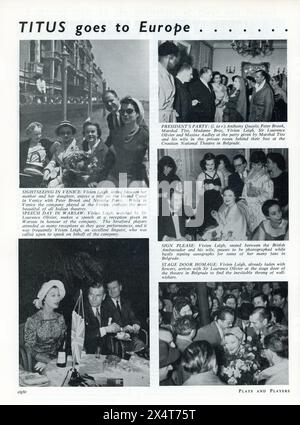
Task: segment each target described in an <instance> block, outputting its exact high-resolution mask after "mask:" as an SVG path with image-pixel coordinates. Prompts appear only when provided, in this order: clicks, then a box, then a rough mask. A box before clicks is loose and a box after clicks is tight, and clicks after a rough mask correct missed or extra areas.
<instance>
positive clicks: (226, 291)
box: [159, 282, 289, 385]
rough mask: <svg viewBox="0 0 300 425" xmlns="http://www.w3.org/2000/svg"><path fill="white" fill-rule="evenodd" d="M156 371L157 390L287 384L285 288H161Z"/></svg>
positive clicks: (269, 284)
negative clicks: (192, 386)
mask: <svg viewBox="0 0 300 425" xmlns="http://www.w3.org/2000/svg"><path fill="white" fill-rule="evenodd" d="M197 285H198V286H199V285H202V286H203V285H204V287H203V288H202V289H205V291H201V292H198V290H197ZM204 310H205V311H204ZM203 323H208V324H205V325H204V324H203ZM159 367H160V385H226V384H228V385H256V384H259V385H263V384H265V385H284V384H288V382H289V375H288V370H289V363H288V291H287V282H257V283H255V282H247V283H240V282H239V283H224V284H223V283H213V282H211V283H208V284H206V285H205V283H201V284H200V283H198V284H194V285H191V284H176V283H170V284H160V297H159Z"/></svg>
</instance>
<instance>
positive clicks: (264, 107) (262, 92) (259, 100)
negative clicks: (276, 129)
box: [249, 69, 274, 122]
mask: <svg viewBox="0 0 300 425" xmlns="http://www.w3.org/2000/svg"><path fill="white" fill-rule="evenodd" d="M268 77H269V76H268V74H267V73H266V72H265V71H263V70H262V69H259V70H258V71H256V72H255V80H256V86H255V89H254V91H253V94H252V97H251V102H250V115H249V121H251V122H266V121H271V118H272V114H273V109H274V94H273V91H272V89H271V87H270V86H269V84H268V82H267V79H268Z"/></svg>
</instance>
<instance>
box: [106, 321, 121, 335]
mask: <svg viewBox="0 0 300 425" xmlns="http://www.w3.org/2000/svg"><path fill="white" fill-rule="evenodd" d="M105 330H106V332H107V333H109V334H110V333H112V334H116V333H117V332H120V330H121V328H120V326H119V325H118V324H117V323H112V324H111V325H108V326H106V328H105Z"/></svg>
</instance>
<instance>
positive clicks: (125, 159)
mask: <svg viewBox="0 0 300 425" xmlns="http://www.w3.org/2000/svg"><path fill="white" fill-rule="evenodd" d="M120 115H121V118H122V124H123V125H122V126H121V127H119V128H115V129H113V130H112V131H111V134H110V143H111V146H110V149H111V151H112V152H113V153H114V155H115V164H114V166H113V168H112V170H111V173H110V177H109V179H111V180H112V181H113V182H114V183H115V184H116V185H117V186H119V183H120V174H124V173H125V174H126V175H127V182H125V184H126V183H127V186H130V187H139V186H148V185H149V184H148V183H149V182H148V176H147V172H146V166H145V164H144V160H145V155H146V152H147V149H148V145H149V131H148V128H146V127H145V126H144V125H142V123H143V119H144V108H143V106H142V104H141V102H140V101H139V100H137V99H135V98H133V97H129V96H127V97H124V98H123V99H122V100H121V108H120ZM122 187H124V185H123V183H122Z"/></svg>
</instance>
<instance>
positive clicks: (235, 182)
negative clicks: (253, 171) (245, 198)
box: [228, 173, 244, 198]
mask: <svg viewBox="0 0 300 425" xmlns="http://www.w3.org/2000/svg"><path fill="white" fill-rule="evenodd" d="M228 186H229V187H230V188H231V189H233V190H234V191H235V193H236V195H237V196H238V197H239V198H240V197H241V196H242V192H243V189H244V182H243V180H242V179H241V177H240V175H239V173H232V174H230V175H229V176H228Z"/></svg>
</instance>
